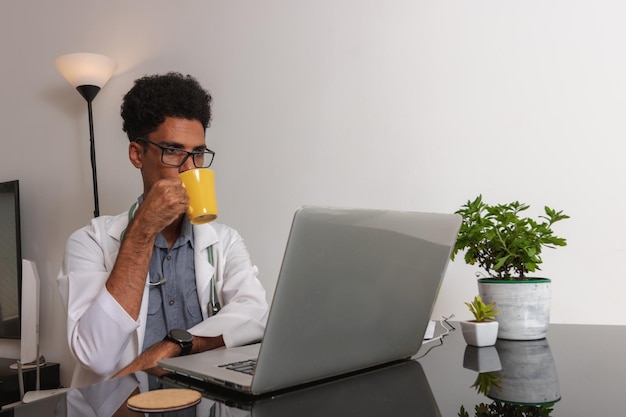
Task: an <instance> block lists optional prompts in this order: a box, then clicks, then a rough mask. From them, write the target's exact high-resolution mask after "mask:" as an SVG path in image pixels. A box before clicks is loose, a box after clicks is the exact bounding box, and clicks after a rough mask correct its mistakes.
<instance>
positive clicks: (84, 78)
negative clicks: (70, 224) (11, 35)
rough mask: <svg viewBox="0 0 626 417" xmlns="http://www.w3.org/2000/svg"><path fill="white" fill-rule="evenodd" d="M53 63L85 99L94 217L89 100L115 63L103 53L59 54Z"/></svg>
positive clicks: (93, 149) (94, 174) (95, 190)
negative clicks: (87, 115) (87, 114)
mask: <svg viewBox="0 0 626 417" xmlns="http://www.w3.org/2000/svg"><path fill="white" fill-rule="evenodd" d="M55 65H56V67H57V69H58V70H59V72H60V73H61V74H63V76H64V77H65V79H66V80H67V81H69V83H70V84H71V85H73V86H74V87H75V88H76V90H77V91H78V92H79V93H80V95H81V96H83V98H84V99H85V100H87V111H88V112H89V142H90V147H91V149H90V155H91V174H92V179H93V200H94V207H95V208H94V212H93V214H94V217H98V216H99V215H100V207H99V203H98V176H97V172H96V146H95V141H94V134H93V113H92V110H91V102H92V101H93V99H94V98H95V97H96V95H97V94H98V92H99V91H100V89H101V88H102V87H104V85H105V84H106V83H107V81H109V79H110V78H111V76H113V73H114V72H115V70H116V69H117V63H116V62H115V61H114V60H113V59H112V58H109V57H107V56H104V55H99V54H91V53H74V54H67V55H63V56H60V57H58V58H57V59H56V61H55Z"/></svg>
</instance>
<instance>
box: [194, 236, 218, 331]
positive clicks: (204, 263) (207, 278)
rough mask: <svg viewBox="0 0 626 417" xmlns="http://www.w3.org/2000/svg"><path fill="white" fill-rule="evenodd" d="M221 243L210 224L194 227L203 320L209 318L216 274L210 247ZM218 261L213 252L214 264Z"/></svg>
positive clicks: (215, 252)
mask: <svg viewBox="0 0 626 417" xmlns="http://www.w3.org/2000/svg"><path fill="white" fill-rule="evenodd" d="M218 241H219V239H218V237H217V233H216V232H215V229H214V228H213V226H211V225H210V224H200V225H194V226H193V252H194V266H195V268H196V288H197V291H198V300H199V301H200V308H201V309H202V318H203V319H206V318H207V317H208V311H207V306H208V304H209V301H210V300H211V287H210V284H211V278H212V277H213V274H214V273H215V266H214V265H211V264H210V263H209V247H210V246H213V245H214V244H216V243H217V242H218ZM217 260H218V257H217V251H215V250H214V252H213V262H214V263H215V264H216V263H217Z"/></svg>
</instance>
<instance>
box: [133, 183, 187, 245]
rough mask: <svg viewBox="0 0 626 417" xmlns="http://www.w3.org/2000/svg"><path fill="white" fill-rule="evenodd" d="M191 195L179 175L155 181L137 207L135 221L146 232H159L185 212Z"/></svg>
mask: <svg viewBox="0 0 626 417" xmlns="http://www.w3.org/2000/svg"><path fill="white" fill-rule="evenodd" d="M188 204H189V196H188V195H187V193H186V192H185V188H184V187H183V185H182V181H181V180H180V178H178V177H174V178H164V179H161V180H159V181H157V182H155V183H154V185H153V186H152V188H150V191H148V193H147V194H146V195H145V196H144V200H143V203H142V204H141V206H139V208H138V209H137V213H136V214H135V219H134V220H133V223H137V226H139V227H140V228H141V230H143V231H144V232H145V233H149V234H155V235H156V234H158V233H160V232H161V231H163V230H164V229H165V228H166V227H168V226H169V225H171V224H173V223H174V222H175V221H176V220H177V219H179V218H180V216H181V215H182V214H183V213H185V211H186V210H187V206H188Z"/></svg>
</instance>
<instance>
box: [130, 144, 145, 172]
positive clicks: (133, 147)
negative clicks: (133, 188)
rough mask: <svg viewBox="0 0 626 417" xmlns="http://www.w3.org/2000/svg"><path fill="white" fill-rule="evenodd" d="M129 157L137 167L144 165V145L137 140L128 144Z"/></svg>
mask: <svg viewBox="0 0 626 417" xmlns="http://www.w3.org/2000/svg"><path fill="white" fill-rule="evenodd" d="M128 159H130V163H131V164H133V166H134V167H135V168H137V169H141V168H142V167H143V147H142V146H141V145H140V144H138V143H137V142H131V143H130V144H129V145H128Z"/></svg>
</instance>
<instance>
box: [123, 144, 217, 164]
mask: <svg viewBox="0 0 626 417" xmlns="http://www.w3.org/2000/svg"><path fill="white" fill-rule="evenodd" d="M135 142H145V143H149V144H151V145H154V146H156V147H157V148H159V149H160V150H161V162H162V163H163V165H167V166H168V167H175V168H178V167H181V166H183V164H184V163H185V162H187V159H189V157H190V156H191V161H192V162H193V166H195V167H196V168H209V167H210V166H211V165H212V164H213V159H215V152H214V151H212V150H210V149H209V148H206V149H205V150H203V151H193V152H189V151H186V150H184V149H180V148H174V147H172V146H163V145H161V144H159V143H156V142H152V141H151V140H150V139H147V138H137V139H135ZM165 151H172V152H175V153H182V152H184V153H186V155H185V157H184V158H183V159H182V161H180V163H179V164H177V165H176V164H171V163H169V162H165V161H164V159H163V158H164V156H165ZM196 155H204V157H205V158H206V156H207V155H210V156H211V160H210V161H209V165H207V166H198V164H197V163H196Z"/></svg>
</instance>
